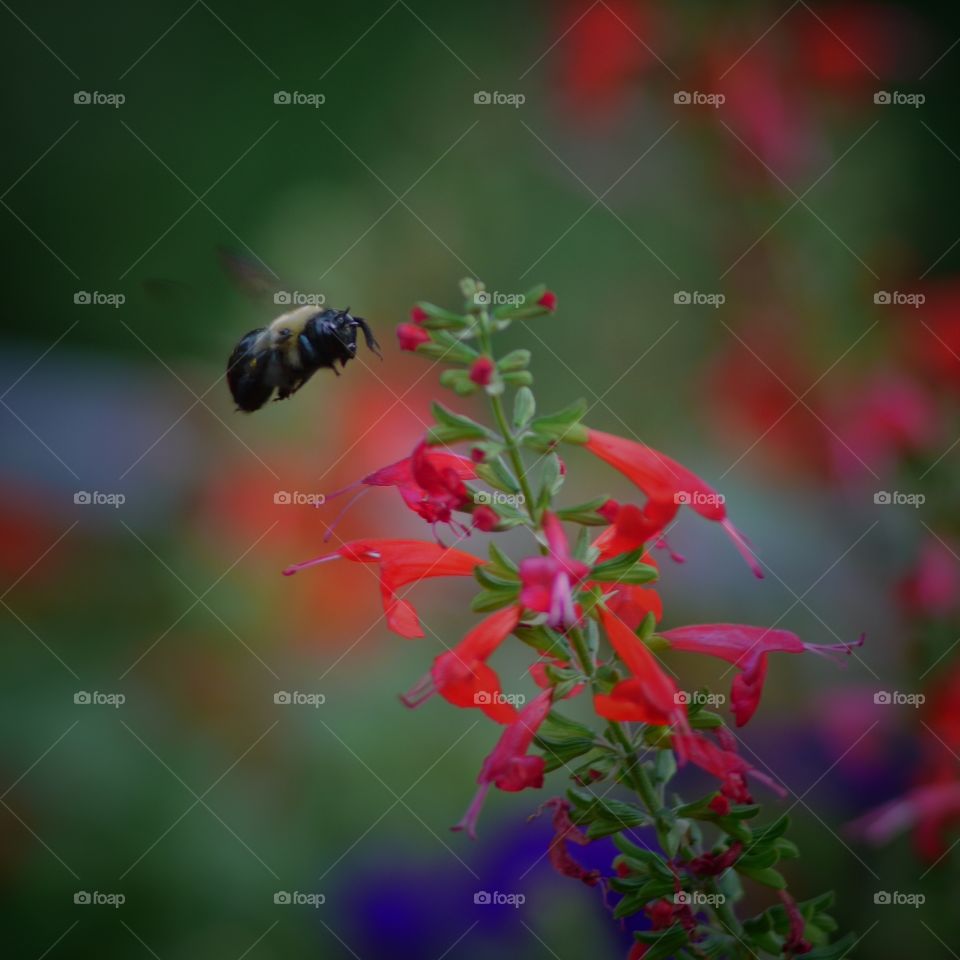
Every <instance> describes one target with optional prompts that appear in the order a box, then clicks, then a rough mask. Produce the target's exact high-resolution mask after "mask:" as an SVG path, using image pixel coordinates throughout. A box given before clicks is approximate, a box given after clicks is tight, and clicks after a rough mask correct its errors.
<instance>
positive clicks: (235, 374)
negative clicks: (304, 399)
mask: <svg viewBox="0 0 960 960" xmlns="http://www.w3.org/2000/svg"><path fill="white" fill-rule="evenodd" d="M219 254H220V261H221V264H222V266H223V267H224V269H225V270H226V272H227V274H228V275H229V276H230V278H231V279H232V280H233V282H234V283H235V284H236V285H237V286H239V287H240V289H241V290H242V291H243V292H245V293H246V294H247V295H248V296H252V297H263V296H264V295H266V294H268V293H270V292H273V293H274V294H275V295H274V302H280V303H282V302H284V296H285V297H286V302H289V294H286V295H283V294H279V293H277V291H276V286H277V285H276V281H275V278H274V277H271V276H269V275H268V274H267V273H266V271H264V270H263V268H262V267H261V266H260V265H259V264H257V263H255V262H253V261H252V260H250V259H249V258H248V257H243V256H241V255H238V254H236V253H233V252H232V251H229V250H225V249H223V248H221V249H220V251H219ZM321 299H322V298H321ZM358 330H359V331H360V332H362V333H363V338H364V340H365V341H366V344H367V349H368V350H370V351H371V352H372V353H375V354H376V355H377V356H378V357H381V359H382V356H381V354H380V345H379V344H378V343H377V340H376V337H374V335H373V331H372V330H371V329H370V324H369V323H367V321H366V320H364V318H363V317H355V316H352V315H351V313H350V308H349V307H347V308H346V310H334V309H332V308H329V307H324V306H322V305H317V304H316V303H314V304H311V305H308V306H300V307H296V308H294V309H293V310H290V311H288V312H287V313H282V314H280V316H279V317H277V318H276V319H275V320H274V321H273V322H272V323H270V325H269V326H266V327H258V328H257V329H256V330H251V331H250V332H249V333H248V334H246V335H245V336H243V337H241V339H240V342H239V343H238V344H237V345H236V346H235V347H234V348H233V352H232V353H231V354H230V359H229V360H228V361H227V384H228V386H229V387H230V393H231V394H232V395H233V399H234V401H235V402H236V404H237V409H238V410H243V411H244V412H246V413H252V412H253V411H254V410H259V409H260V408H261V407H262V406H263V405H264V404H265V403H266V402H267V401H268V400H270V398H271V397H272V396H273V394H274V392H276V394H277V395H276V399H277V400H285V399H286V398H287V397H289V396H291V395H292V394H294V393H296V392H297V390H299V389H300V388H301V387H302V386H303V385H304V384H305V383H306V382H307V381H308V380H309V379H310V378H311V377H312V376H313V375H314V374H315V373H316V372H317V371H318V370H320V369H322V368H324V367H329V368H330V369H331V370H333V372H334V373H336V374H337V376H339V375H340V371H339V370H338V369H337V363H339V364H340V367H341V369H342V368H343V367H345V366H346V365H347V361H348V360H352V359H353V358H354V357H355V356H356V355H357V331H358Z"/></svg>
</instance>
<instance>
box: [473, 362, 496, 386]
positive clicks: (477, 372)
mask: <svg viewBox="0 0 960 960" xmlns="http://www.w3.org/2000/svg"><path fill="white" fill-rule="evenodd" d="M493 370H494V367H493V361H492V360H491V359H490V358H489V357H477V359H476V360H474V361H473V363H472V364H471V366H470V379H471V380H472V381H473V382H474V383H475V384H477V386H480V387H486V386H487V385H488V384H489V383H490V381H491V380H492V379H493Z"/></svg>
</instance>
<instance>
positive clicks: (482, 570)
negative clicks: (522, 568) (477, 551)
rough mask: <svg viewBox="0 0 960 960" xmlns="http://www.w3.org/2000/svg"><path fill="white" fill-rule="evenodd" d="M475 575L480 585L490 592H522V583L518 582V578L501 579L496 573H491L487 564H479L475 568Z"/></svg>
mask: <svg viewBox="0 0 960 960" xmlns="http://www.w3.org/2000/svg"><path fill="white" fill-rule="evenodd" d="M473 575H474V577H475V578H476V580H477V581H478V582H479V584H480V585H481V586H482V587H486V588H487V589H488V590H503V591H513V593H519V592H520V581H519V580H517V578H516V577H512V578H506V577H499V576H497V575H496V574H495V573H491V572H490V568H489V566H487V565H486V564H483V563H479V564H477V566H475V567H474V568H473Z"/></svg>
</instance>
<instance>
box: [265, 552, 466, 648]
mask: <svg viewBox="0 0 960 960" xmlns="http://www.w3.org/2000/svg"><path fill="white" fill-rule="evenodd" d="M338 559H342V560H352V561H353V562H354V563H376V564H378V565H379V567H380V593H381V596H382V598H383V610H384V613H385V614H386V617H387V626H388V627H389V628H390V629H391V630H392V631H393V632H394V633H398V634H399V635H400V636H401V637H408V638H411V639H412V638H414V637H422V636H423V630H422V628H421V627H420V620H419V619H418V618H417V611H416V610H414V608H413V604H411V603H408V602H407V601H406V600H403V599H401V598H400V597H399V596H398V594H397V591H398V590H399V589H400V587H405V586H407V585H408V584H411V583H419V582H420V581H421V580H426V579H427V578H429V577H466V576H470V575H471V574H472V573H473V570H474V567H476V566H477V564H479V563H482V562H483V561H482V560H480V559H479V558H478V557H472V556H471V555H470V554H469V553H464V552H463V551H462V550H454V549H453V548H448V547H441V546H440V545H439V544H436V543H428V542H425V541H423V540H351V541H349V542H348V543H345V544H343V546H341V547H340V549H339V550H336V551H335V552H333V553H330V554H327V555H325V556H322V557H316V558H315V559H313V560H306V561H305V562H303V563H295V564H293V566H290V567H287V568H286V569H285V570H284V571H283V573H284V576H290V575H291V574H294V573H298V572H299V571H300V570H304V569H306V568H307V567H314V566H317V565H318V564H321V563H327V562H328V561H330V560H338Z"/></svg>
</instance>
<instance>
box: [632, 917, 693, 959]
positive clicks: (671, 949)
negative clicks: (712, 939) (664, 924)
mask: <svg viewBox="0 0 960 960" xmlns="http://www.w3.org/2000/svg"><path fill="white" fill-rule="evenodd" d="M634 937H635V938H636V939H637V940H639V941H640V942H641V943H646V944H650V946H649V948H648V949H647V952H646V953H645V954H644V955H643V960H668V958H669V957H672V956H673V955H674V954H675V953H676V952H677V951H678V950H680V949H682V948H683V947H685V946H686V945H687V944H688V943H689V942H690V938H689V937H688V936H687V932H686V930H684V929H683V927H681V926H680V924H679V923H675V924H674V925H673V926H672V927H668V928H667V929H666V930H658V931H656V932H646V931H645V932H639V931H637V932H635V933H634Z"/></svg>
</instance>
